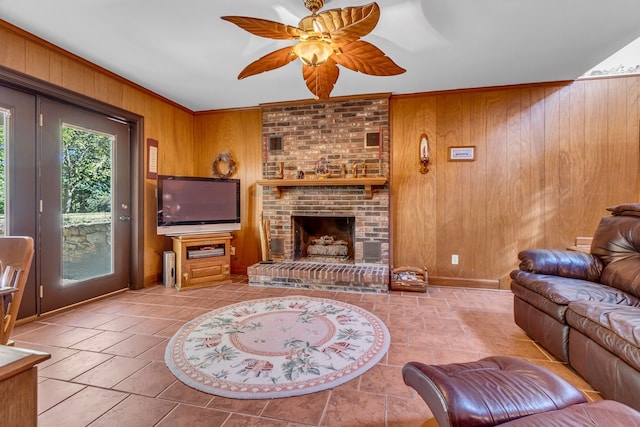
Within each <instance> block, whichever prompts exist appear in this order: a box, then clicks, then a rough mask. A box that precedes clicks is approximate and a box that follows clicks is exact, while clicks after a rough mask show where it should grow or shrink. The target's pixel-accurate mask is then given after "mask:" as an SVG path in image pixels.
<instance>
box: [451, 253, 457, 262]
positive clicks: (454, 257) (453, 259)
mask: <svg viewBox="0 0 640 427" xmlns="http://www.w3.org/2000/svg"><path fill="white" fill-rule="evenodd" d="M451 264H458V255H451Z"/></svg>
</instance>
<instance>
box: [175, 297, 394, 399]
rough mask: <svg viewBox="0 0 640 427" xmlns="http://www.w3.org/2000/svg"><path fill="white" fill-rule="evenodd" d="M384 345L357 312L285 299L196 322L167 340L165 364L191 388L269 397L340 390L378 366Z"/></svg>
mask: <svg viewBox="0 0 640 427" xmlns="http://www.w3.org/2000/svg"><path fill="white" fill-rule="evenodd" d="M389 343H390V336H389V331H388V329H387V327H386V326H385V324H384V323H383V322H382V321H381V320H380V319H379V318H378V317H376V316H375V315H373V314H372V313H370V312H368V311H366V310H363V309H362V308H360V307H357V306H354V305H351V304H347V303H344V302H340V301H334V300H329V299H322V298H310V297H303V296H287V297H280V298H265V299H259V300H252V301H245V302H242V303H238V304H233V305H229V306H226V307H222V308H219V309H216V310H213V311H211V312H209V313H206V314H204V315H202V316H199V317H198V318H196V319H194V320H192V321H191V322H189V323H187V324H186V325H184V326H183V327H182V328H181V329H180V330H179V331H178V332H177V333H176V334H175V335H174V336H173V337H172V338H171V340H170V342H169V344H168V345H167V350H166V353H165V361H166V363H167V366H168V367H169V369H170V370H171V372H173V374H174V375H175V376H176V377H177V378H178V379H180V381H182V382H183V383H185V384H187V385H188V386H190V387H193V388H195V389H197V390H201V391H204V392H206V393H211V394H214V395H218V396H224V397H231V398H237V399H271V398H278V397H288V396H297V395H301V394H308V393H313V392H316V391H320V390H325V389H328V388H333V387H336V386H338V385H340V384H343V383H345V382H347V381H349V380H351V379H353V378H355V377H357V376H358V375H361V374H362V373H364V372H366V371H367V370H368V369H369V368H371V367H373V366H374V365H375V364H376V363H377V362H378V361H380V359H382V358H383V357H384V355H385V354H386V352H387V350H388V349H389Z"/></svg>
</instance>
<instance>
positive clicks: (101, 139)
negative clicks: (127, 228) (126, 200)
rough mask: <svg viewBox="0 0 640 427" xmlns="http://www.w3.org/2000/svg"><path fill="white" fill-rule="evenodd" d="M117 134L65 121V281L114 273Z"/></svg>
mask: <svg viewBox="0 0 640 427" xmlns="http://www.w3.org/2000/svg"><path fill="white" fill-rule="evenodd" d="M115 140H116V137H115V135H110V134H107V133H100V132H96V131H92V130H88V129H82V128H79V127H77V126H73V125H70V124H66V123H65V124H63V125H62V192H61V194H60V195H61V200H60V203H61V206H62V209H63V212H62V227H61V230H62V278H63V283H64V284H70V283H74V282H76V281H78V280H85V279H90V278H94V277H99V276H104V275H108V274H112V273H113V256H112V251H113V233H112V227H111V223H112V220H113V217H112V214H111V213H112V206H113V200H112V198H113V157H114V156H113V153H114V149H115Z"/></svg>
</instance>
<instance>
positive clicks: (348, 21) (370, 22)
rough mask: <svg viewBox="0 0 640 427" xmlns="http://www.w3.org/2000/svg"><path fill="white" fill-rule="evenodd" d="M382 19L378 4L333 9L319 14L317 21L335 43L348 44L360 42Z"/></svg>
mask: <svg viewBox="0 0 640 427" xmlns="http://www.w3.org/2000/svg"><path fill="white" fill-rule="evenodd" d="M378 19H380V8H379V7H378V4H377V3H371V4H368V5H365V6H360V7H346V8H344V9H331V10H327V11H326V12H322V13H319V14H318V16H317V18H316V21H317V22H318V23H319V24H320V26H321V27H322V29H323V32H329V33H330V34H331V40H332V41H333V42H334V43H347V42H352V41H356V40H358V39H359V38H360V37H362V36H365V35H367V34H369V33H370V32H371V31H372V30H373V29H374V28H375V26H376V25H377V24H378Z"/></svg>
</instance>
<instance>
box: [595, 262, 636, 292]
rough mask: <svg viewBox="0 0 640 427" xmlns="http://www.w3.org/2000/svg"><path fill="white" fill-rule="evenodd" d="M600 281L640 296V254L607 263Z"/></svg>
mask: <svg viewBox="0 0 640 427" xmlns="http://www.w3.org/2000/svg"><path fill="white" fill-rule="evenodd" d="M600 282H601V283H603V284H605V285H607V286H612V287H614V288H617V289H620V290H623V291H625V292H628V293H630V294H632V295H635V296H636V297H640V254H635V255H631V256H629V257H627V258H624V259H620V260H619V261H616V262H612V263H610V264H609V265H607V266H606V267H605V269H604V271H603V272H602V276H601V277H600Z"/></svg>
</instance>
